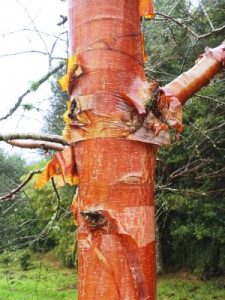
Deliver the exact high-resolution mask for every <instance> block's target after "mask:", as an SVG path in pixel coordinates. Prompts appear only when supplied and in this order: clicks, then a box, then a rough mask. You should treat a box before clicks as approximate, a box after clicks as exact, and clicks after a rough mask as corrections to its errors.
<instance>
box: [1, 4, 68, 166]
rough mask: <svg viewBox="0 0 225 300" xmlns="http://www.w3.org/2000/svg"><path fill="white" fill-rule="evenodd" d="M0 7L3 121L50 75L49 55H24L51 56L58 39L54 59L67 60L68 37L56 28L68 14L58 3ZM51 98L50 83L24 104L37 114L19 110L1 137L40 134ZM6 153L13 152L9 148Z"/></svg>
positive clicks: (62, 28)
mask: <svg viewBox="0 0 225 300" xmlns="http://www.w3.org/2000/svg"><path fill="white" fill-rule="evenodd" d="M0 7H1V10H0V66H1V72H0V85H1V100H0V101H1V102H0V103H1V110H0V117H2V116H4V115H5V114H6V113H7V112H8V111H9V109H10V108H11V107H13V105H14V104H15V103H16V101H17V99H18V97H19V96H20V95H21V94H23V93H24V92H25V91H26V90H27V88H29V87H30V85H31V84H32V82H35V81H37V80H39V79H40V78H41V77H42V76H44V75H45V74H46V73H48V71H49V58H48V55H44V54H41V53H34V52H32V53H27V52H29V51H40V52H47V51H48V52H50V51H51V48H52V46H53V44H54V43H55V41H56V38H57V36H59V35H60V39H58V40H57V43H56V46H55V48H54V52H53V57H57V58H66V57H67V51H66V50H67V43H66V40H67V35H66V33H64V34H62V32H66V31H67V28H66V27H65V26H57V23H58V22H60V20H61V19H60V15H61V14H62V15H66V14H67V7H66V3H65V2H64V1H60V0H38V1H37V0H0ZM21 52H26V53H24V54H22V53H21ZM58 63H59V59H55V60H53V61H52V64H53V67H54V66H56V65H57V64H58ZM50 95H51V91H50V89H49V83H45V84H43V86H41V88H39V89H38V91H37V92H35V93H31V94H30V95H29V96H27V97H26V98H24V100H23V102H22V103H23V104H33V105H34V106H35V107H36V108H37V109H38V110H40V112H37V110H32V112H29V113H28V112H26V113H24V110H23V109H19V110H18V111H17V112H16V113H15V114H14V115H13V116H12V117H10V118H8V119H7V120H6V121H1V122H0V133H12V132H13V133H14V132H21V133H25V132H35V133H38V132H40V131H41V130H42V128H43V115H44V114H45V113H46V110H47V109H48V107H49V105H48V98H49V96H50ZM2 144H3V143H2ZM0 146H1V147H2V145H0ZM4 147H5V146H4ZM6 149H7V151H10V152H11V151H12V148H11V146H9V147H7V148H6ZM16 152H17V153H20V154H21V155H22V156H24V157H25V158H28V159H31V160H33V159H34V160H35V157H32V153H33V155H34V156H35V155H36V152H34V151H33V150H32V151H27V150H21V151H19V150H16Z"/></svg>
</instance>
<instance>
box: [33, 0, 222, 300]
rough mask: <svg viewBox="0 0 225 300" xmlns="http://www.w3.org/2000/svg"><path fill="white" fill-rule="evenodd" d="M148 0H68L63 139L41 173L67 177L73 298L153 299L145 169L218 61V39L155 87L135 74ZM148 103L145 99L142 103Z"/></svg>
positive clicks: (150, 171) (149, 188)
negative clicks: (74, 250) (73, 223)
mask: <svg viewBox="0 0 225 300" xmlns="http://www.w3.org/2000/svg"><path fill="white" fill-rule="evenodd" d="M151 3H152V2H151V1H149V0H70V1H69V21H70V41H71V49H72V56H71V57H70V58H69V59H68V70H67V74H66V75H65V76H64V77H63V78H62V79H61V80H60V84H61V86H62V88H63V89H64V90H65V91H67V92H68V94H69V95H70V97H71V99H70V101H69V103H68V111H67V112H66V114H65V121H66V128H65V130H64V138H65V140H66V141H67V142H68V143H69V144H71V145H70V147H66V148H65V149H64V150H63V151H62V152H61V153H57V154H55V156H54V157H53V160H52V161H51V162H50V163H49V164H48V166H47V168H46V169H45V171H44V172H43V174H42V175H41V176H40V178H39V180H38V182H37V184H36V186H37V188H41V187H42V186H44V185H45V184H46V182H47V181H48V180H49V178H51V177H53V176H55V177H56V178H57V183H58V185H63V184H65V183H69V184H71V185H75V184H77V183H78V180H79V192H78V194H77V195H76V197H75V199H74V201H73V205H72V209H73V211H74V215H75V219H76V220H77V221H78V245H79V270H78V273H79V274H78V277H79V286H78V289H79V300H95V299H98V300H118V299H121V300H147V299H151V300H155V299H156V289H155V286H156V284H155V283H156V282H155V281H156V280H155V273H156V270H155V228H154V227H155V226H154V169H155V161H156V154H157V150H158V145H161V144H168V143H169V142H170V138H169V132H168V126H170V127H173V128H175V129H176V130H177V131H181V129H182V105H183V104H184V103H185V101H186V100H187V99H188V97H190V96H192V95H193V94H194V93H195V92H196V91H197V90H199V89H200V88H201V87H202V86H204V85H205V84H207V83H208V82H209V80H210V79H211V78H212V77H213V76H214V75H215V74H216V73H218V72H219V71H220V70H221V68H222V67H223V66H224V62H225V49H224V44H222V45H221V46H219V47H218V48H216V49H212V50H210V51H208V52H207V53H206V54H205V55H203V57H202V58H201V59H200V60H199V62H198V63H197V64H196V66H195V67H194V68H192V69H191V70H189V71H188V72H186V73H184V74H182V75H181V76H180V77H178V78H177V79H175V80H174V81H173V82H172V83H170V84H168V85H167V86H166V87H164V88H160V87H159V86H158V84H157V82H151V83H149V82H147V81H146V79H145V75H144V51H143V37H142V34H141V31H140V12H141V14H144V15H151V14H152V6H151ZM149 104H150V105H149Z"/></svg>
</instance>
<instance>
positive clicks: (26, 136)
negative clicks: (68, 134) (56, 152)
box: [0, 133, 68, 145]
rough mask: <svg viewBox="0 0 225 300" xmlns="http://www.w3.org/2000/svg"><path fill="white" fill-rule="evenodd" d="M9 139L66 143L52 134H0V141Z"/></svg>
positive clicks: (58, 136)
mask: <svg viewBox="0 0 225 300" xmlns="http://www.w3.org/2000/svg"><path fill="white" fill-rule="evenodd" d="M11 140H35V141H41V142H42V141H44V142H50V143H58V144H61V145H68V143H67V142H66V141H65V140H64V139H63V138H62V137H61V136H60V135H54V134H44V133H42V134H33V133H12V134H0V141H3V142H8V141H11Z"/></svg>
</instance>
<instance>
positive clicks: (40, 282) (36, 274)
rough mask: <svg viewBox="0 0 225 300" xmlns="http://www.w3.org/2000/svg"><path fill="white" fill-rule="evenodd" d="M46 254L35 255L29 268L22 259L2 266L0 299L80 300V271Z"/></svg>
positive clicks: (0, 266) (0, 271) (0, 267)
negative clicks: (78, 297) (78, 282)
mask: <svg viewBox="0 0 225 300" xmlns="http://www.w3.org/2000/svg"><path fill="white" fill-rule="evenodd" d="M50 258H51V257H50V256H46V257H45V258H44V259H43V260H40V259H38V258H33V261H32V265H31V267H30V268H29V269H28V271H22V270H21V268H20V266H19V264H18V262H17V261H16V260H13V262H11V263H10V265H8V266H7V265H5V264H1V265H0V300H76V299H77V286H76V281H77V278H76V272H75V270H71V269H66V268H63V267H62V266H60V265H59V264H58V263H57V262H56V261H54V260H50Z"/></svg>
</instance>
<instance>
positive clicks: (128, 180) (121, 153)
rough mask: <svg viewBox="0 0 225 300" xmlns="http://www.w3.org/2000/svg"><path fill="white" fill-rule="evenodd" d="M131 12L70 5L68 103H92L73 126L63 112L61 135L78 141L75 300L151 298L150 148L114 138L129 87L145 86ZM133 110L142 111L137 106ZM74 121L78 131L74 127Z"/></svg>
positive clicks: (134, 8)
mask: <svg viewBox="0 0 225 300" xmlns="http://www.w3.org/2000/svg"><path fill="white" fill-rule="evenodd" d="M145 2H146V1H145ZM87 4H88V5H87ZM148 4H149V1H148ZM139 5H140V2H139V1H138V0H121V1H117V0H112V1H102V0H101V1H100V0H97V1H89V2H88V3H87V1H83V0H76V1H70V14H69V15H70V34H71V43H72V44H71V47H72V53H73V54H76V55H77V57H78V62H79V64H80V66H81V69H82V72H83V74H82V76H80V77H79V78H77V79H76V82H75V84H74V89H73V91H72V93H71V99H72V100H73V99H75V100H76V101H80V102H81V101H82V98H79V97H81V96H86V95H89V97H86V98H84V99H83V102H84V104H85V105H87V104H86V103H87V102H88V101H89V102H88V103H90V102H93V103H94V104H92V106H91V110H90V109H89V110H87V109H84V112H81V114H80V115H79V116H80V119H79V120H77V116H75V117H74V118H73V116H72V115H71V112H72V113H73V111H71V109H70V111H69V114H68V115H69V117H70V119H71V121H70V122H69V126H68V127H67V128H66V130H65V137H66V138H67V139H68V140H69V141H70V142H74V141H79V140H83V141H82V142H79V143H77V144H76V147H75V154H76V162H77V170H78V176H79V194H78V204H77V205H76V206H77V207H78V213H76V214H77V215H78V225H79V227H78V243H79V274H78V277H79V300H84V299H85V300H88V299H98V300H103V299H112V300H113V299H115V300H117V299H133V300H144V299H155V238H154V204H153V189H154V188H153V182H154V179H153V178H154V164H155V155H156V150H157V149H156V146H153V145H152V146H150V145H147V144H144V143H140V142H133V141H126V140H124V139H120V138H119V137H121V136H122V135H124V134H125V133H126V132H125V130H124V128H123V127H122V126H121V127H120V126H119V125H118V122H119V121H120V120H121V118H122V117H125V116H124V115H125V114H126V113H127V108H128V109H129V106H130V104H132V101H133V100H134V102H135V101H136V99H137V98H136V97H133V95H132V94H135V93H136V92H137V91H136V90H135V88H133V89H132V86H134V85H135V81H137V80H139V81H140V82H143V81H144V80H145V76H144V68H143V44H142V41H143V39H142V34H141V32H140V23H139V19H140V16H139V9H143V7H142V8H140V7H139ZM146 14H148V13H146ZM94 95H97V97H96V96H94ZM93 99H94V100H93ZM77 103H78V102H77ZM135 104H136V106H137V107H138V105H140V110H143V111H144V105H143V104H142V103H141V101H140V103H139V102H138V99H137V101H136V102H135V103H134V105H135ZM80 105H81V104H80ZM70 108H71V106H70ZM131 110H134V109H133V104H132V106H131ZM82 113H83V114H85V116H84V115H82ZM81 120H83V123H85V125H86V126H84V127H82V126H81V124H80V126H79V124H78V123H79V121H81ZM118 120H119V121H118ZM85 121H86V122H85ZM127 121H128V120H127ZM122 122H123V121H122ZM81 123H82V122H81ZM98 128H100V129H98ZM118 132H119V134H118ZM78 133H79V134H78ZM118 135H119V136H118ZM82 137H83V138H82Z"/></svg>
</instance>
